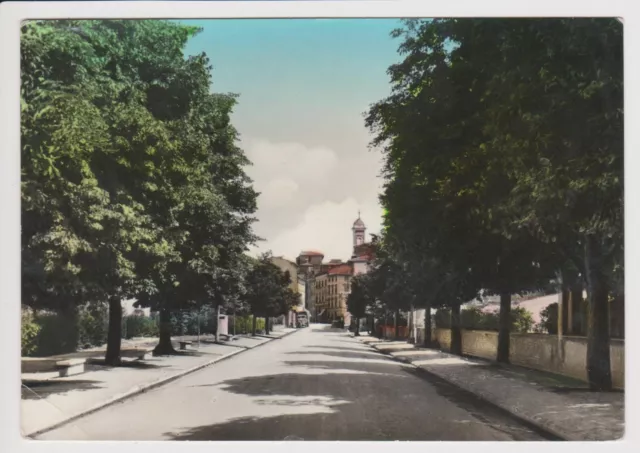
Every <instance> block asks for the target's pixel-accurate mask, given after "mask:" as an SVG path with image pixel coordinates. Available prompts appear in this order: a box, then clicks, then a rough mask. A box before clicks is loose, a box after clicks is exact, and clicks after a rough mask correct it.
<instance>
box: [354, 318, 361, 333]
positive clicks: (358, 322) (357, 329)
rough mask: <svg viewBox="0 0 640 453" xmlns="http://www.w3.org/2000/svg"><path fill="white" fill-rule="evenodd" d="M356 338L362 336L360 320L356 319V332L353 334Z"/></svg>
mask: <svg viewBox="0 0 640 453" xmlns="http://www.w3.org/2000/svg"><path fill="white" fill-rule="evenodd" d="M353 335H354V336H355V337H359V336H360V318H356V331H355V333H354V334H353Z"/></svg>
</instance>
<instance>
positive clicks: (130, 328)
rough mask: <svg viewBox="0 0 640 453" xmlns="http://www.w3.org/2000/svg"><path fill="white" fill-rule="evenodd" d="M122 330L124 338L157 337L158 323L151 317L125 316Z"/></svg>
mask: <svg viewBox="0 0 640 453" xmlns="http://www.w3.org/2000/svg"><path fill="white" fill-rule="evenodd" d="M123 330H124V337H125V338H135V337H157V336H158V321H157V319H155V318H153V317H147V316H139V315H132V316H125V318H124V322H123Z"/></svg>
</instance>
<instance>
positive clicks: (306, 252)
mask: <svg viewBox="0 0 640 453" xmlns="http://www.w3.org/2000/svg"><path fill="white" fill-rule="evenodd" d="M300 256H322V257H324V253H322V252H321V251H319V250H303V251H302V252H300Z"/></svg>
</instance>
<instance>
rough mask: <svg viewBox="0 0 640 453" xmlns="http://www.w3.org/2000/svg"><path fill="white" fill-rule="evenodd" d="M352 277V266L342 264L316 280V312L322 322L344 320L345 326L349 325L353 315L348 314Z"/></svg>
mask: <svg viewBox="0 0 640 453" xmlns="http://www.w3.org/2000/svg"><path fill="white" fill-rule="evenodd" d="M352 275H353V268H352V267H351V265H349V264H341V265H338V266H335V267H332V268H331V269H329V270H328V271H327V273H326V274H322V275H319V276H318V277H317V278H316V282H315V285H316V294H317V295H318V296H317V301H318V302H317V303H316V310H317V311H318V317H319V319H320V320H321V321H325V322H331V321H336V320H340V319H343V320H344V323H345V325H349V323H350V322H351V315H350V314H349V313H348V312H347V297H348V296H349V293H350V292H351V276H352Z"/></svg>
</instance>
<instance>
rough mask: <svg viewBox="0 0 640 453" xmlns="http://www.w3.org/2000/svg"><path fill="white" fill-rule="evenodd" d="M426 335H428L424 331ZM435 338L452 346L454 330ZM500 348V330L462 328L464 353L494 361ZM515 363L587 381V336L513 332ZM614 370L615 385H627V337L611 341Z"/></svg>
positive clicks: (440, 332) (512, 357) (436, 334)
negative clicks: (625, 373)
mask: <svg viewBox="0 0 640 453" xmlns="http://www.w3.org/2000/svg"><path fill="white" fill-rule="evenodd" d="M422 335H424V334H422ZM433 339H434V340H436V341H437V342H438V344H439V345H440V347H441V348H442V349H444V350H448V349H449V348H450V347H451V331H450V330H449V329H434V331H433ZM497 349H498V332H487V331H480V330H463V331H462V352H463V354H467V355H470V356H474V357H481V358H485V359H489V360H494V359H495V357H496V352H497ZM509 356H510V360H511V363H513V364H514V365H521V366H525V367H528V368H534V369H538V370H542V371H549V372H552V373H557V374H561V375H564V376H569V377H572V378H575V379H580V380H583V381H586V380H587V363H586V362H587V339H586V338H585V337H568V336H564V337H562V340H560V341H559V340H558V337H557V336H556V335H546V334H529V333H527V334H511V343H510V349H509ZM611 373H612V378H613V385H614V387H616V388H620V389H623V388H624V340H617V339H614V340H611Z"/></svg>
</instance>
